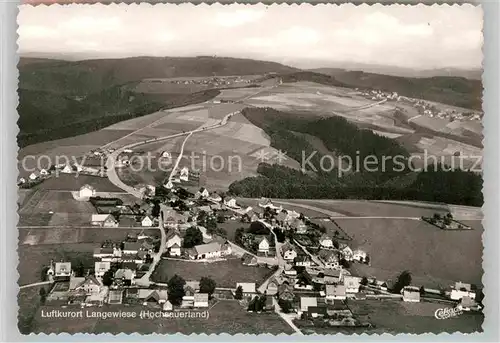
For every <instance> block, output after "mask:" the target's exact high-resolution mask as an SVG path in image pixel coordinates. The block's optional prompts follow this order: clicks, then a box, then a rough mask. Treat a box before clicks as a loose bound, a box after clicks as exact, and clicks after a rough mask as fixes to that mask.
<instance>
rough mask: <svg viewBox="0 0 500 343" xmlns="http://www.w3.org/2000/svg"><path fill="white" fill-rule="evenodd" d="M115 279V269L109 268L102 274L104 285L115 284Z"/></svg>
mask: <svg viewBox="0 0 500 343" xmlns="http://www.w3.org/2000/svg"><path fill="white" fill-rule="evenodd" d="M113 280H114V275H113V270H112V269H109V270H107V271H106V272H105V273H104V275H103V276H102V284H103V285H104V286H108V287H109V286H111V285H112V284H113Z"/></svg>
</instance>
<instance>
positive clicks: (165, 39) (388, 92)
mask: <svg viewBox="0 0 500 343" xmlns="http://www.w3.org/2000/svg"><path fill="white" fill-rule="evenodd" d="M18 23H19V31H18V33H19V41H18V45H19V54H20V61H19V64H18V68H19V90H18V92H19V107H18V112H19V121H18V125H19V130H20V131H19V135H18V145H19V154H18V169H19V176H18V188H19V191H18V199H17V203H18V214H19V222H18V226H17V230H18V234H19V244H18V249H17V251H18V255H19V265H18V268H17V270H18V273H19V279H18V281H17V282H18V284H19V294H18V304H19V312H18V328H19V331H20V332H21V333H22V334H31V333H46V334H50V333H71V334H74V333H95V334H101V333H113V334H118V333H140V334H152V333H158V334H175V333H182V334H186V335H187V334H192V333H195V334H221V333H227V334H231V335H234V334H238V333H242V334H256V335H257V334H273V335H278V334H287V335H330V334H336V333H343V334H361V333H377V334H382V333H390V334H397V333H412V334H423V333H429V332H431V333H436V334H437V333H441V332H448V333H455V332H461V333H472V332H480V331H481V330H482V328H481V327H482V323H483V320H484V314H483V309H484V307H485V306H488V305H487V304H485V303H484V302H483V290H482V289H483V285H482V276H483V268H482V261H483V258H482V254H483V245H482V238H481V237H482V234H483V227H482V224H481V220H482V218H483V216H482V212H481V206H482V203H483V196H482V183H483V182H482V171H481V167H482V160H481V157H482V151H483V145H482V141H483V135H482V123H481V120H482V117H483V111H482V100H481V98H482V82H481V75H482V70H481V62H482V51H481V47H482V33H481V32H482V12H481V10H480V8H477V7H474V6H472V5H470V6H469V5H464V6H453V7H447V9H446V10H443V9H440V8H439V6H432V7H431V6H429V7H426V6H419V7H418V8H417V7H411V6H396V5H393V6H349V5H347V6H331V7H328V6H323V7H319V6H316V7H314V6H287V5H273V6H269V7H266V6H264V5H230V6H216V5H214V6H192V5H188V4H185V5H179V6H177V5H157V6H150V5H146V6H142V5H134V6H133V5H125V4H121V5H115V6H104V5H99V4H96V5H89V6H77V5H67V6H58V5H57V6H29V5H22V6H20V12H19V17H18ZM193 23H196V25H193ZM367 32H370V33H369V34H368V33H367Z"/></svg>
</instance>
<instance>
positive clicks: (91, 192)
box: [78, 185, 95, 198]
mask: <svg viewBox="0 0 500 343" xmlns="http://www.w3.org/2000/svg"><path fill="white" fill-rule="evenodd" d="M78 195H79V196H80V198H90V197H93V196H95V188H94V187H92V186H90V185H83V186H82V187H80V191H79V192H78Z"/></svg>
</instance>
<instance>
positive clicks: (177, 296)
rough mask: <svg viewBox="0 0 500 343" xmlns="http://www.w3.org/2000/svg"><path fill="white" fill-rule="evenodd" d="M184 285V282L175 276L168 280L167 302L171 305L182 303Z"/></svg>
mask: <svg viewBox="0 0 500 343" xmlns="http://www.w3.org/2000/svg"><path fill="white" fill-rule="evenodd" d="M185 285H186V281H184V279H183V278H181V277H180V276H179V275H177V274H175V275H174V276H172V278H171V279H170V280H168V283H167V289H168V300H169V301H170V302H171V303H172V305H180V304H181V303H182V297H183V296H184V294H185V292H184V286H185Z"/></svg>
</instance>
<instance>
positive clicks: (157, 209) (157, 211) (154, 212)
mask: <svg viewBox="0 0 500 343" xmlns="http://www.w3.org/2000/svg"><path fill="white" fill-rule="evenodd" d="M151 215H152V216H153V217H154V218H158V217H159V216H160V203H159V202H158V200H156V201H155V202H154V205H153V209H152V210H151Z"/></svg>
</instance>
